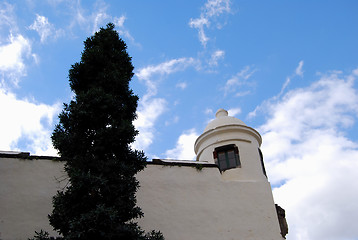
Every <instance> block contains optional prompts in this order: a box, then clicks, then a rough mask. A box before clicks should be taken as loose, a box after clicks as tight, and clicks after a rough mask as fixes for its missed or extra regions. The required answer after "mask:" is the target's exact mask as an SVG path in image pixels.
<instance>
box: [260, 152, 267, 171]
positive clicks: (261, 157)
mask: <svg viewBox="0 0 358 240" xmlns="http://www.w3.org/2000/svg"><path fill="white" fill-rule="evenodd" d="M259 155H260V161H261V167H262V172H263V173H264V175H265V177H266V178H267V175H266V169H265V164H264V156H263V155H262V152H261V149H260V148H259Z"/></svg>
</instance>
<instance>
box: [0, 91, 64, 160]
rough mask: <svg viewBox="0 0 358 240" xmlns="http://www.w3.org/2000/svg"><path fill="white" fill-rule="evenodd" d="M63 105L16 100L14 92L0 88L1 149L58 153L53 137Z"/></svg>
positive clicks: (48, 153)
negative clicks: (56, 119) (55, 122)
mask: <svg viewBox="0 0 358 240" xmlns="http://www.w3.org/2000/svg"><path fill="white" fill-rule="evenodd" d="M60 106H61V105H60V104H54V105H52V106H50V105H46V104H37V103H33V102H30V101H28V100H21V99H17V98H16V96H15V95H14V94H12V93H10V92H7V91H5V90H4V89H0V109H1V116H2V117H1V118H0V132H1V134H0V149H3V150H21V151H30V152H31V153H33V154H38V155H57V152H56V151H55V150H54V148H53V146H52V143H51V138H50V136H51V132H52V128H53V122H54V117H55V116H57V114H58V113H59V111H60ZM20 145H21V146H20Z"/></svg>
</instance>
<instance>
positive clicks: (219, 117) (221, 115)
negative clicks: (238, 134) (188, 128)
mask: <svg viewBox="0 0 358 240" xmlns="http://www.w3.org/2000/svg"><path fill="white" fill-rule="evenodd" d="M215 117H216V118H215V119H214V120H212V121H211V122H209V124H208V125H207V126H206V128H205V129H204V132H207V131H209V130H212V129H215V128H217V127H221V126H226V125H242V126H246V124H245V123H244V122H243V121H241V120H240V119H237V118H235V117H230V116H228V112H227V111H226V110H224V109H222V108H220V109H219V110H218V111H217V112H216V114H215Z"/></svg>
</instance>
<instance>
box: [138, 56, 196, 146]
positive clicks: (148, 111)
mask: <svg viewBox="0 0 358 240" xmlns="http://www.w3.org/2000/svg"><path fill="white" fill-rule="evenodd" d="M195 64H196V60H195V59H193V58H179V59H171V60H169V61H166V62H163V63H159V64H157V65H150V66H146V67H143V68H141V69H139V71H138V72H136V74H135V76H136V77H137V78H138V79H139V80H140V81H143V82H144V83H145V85H146V87H147V91H146V93H145V94H144V96H143V97H142V98H141V99H140V101H139V106H138V110H137V115H138V118H137V119H136V120H135V121H134V125H135V127H136V128H137V129H138V130H139V135H138V136H137V138H136V141H135V142H134V143H133V147H134V148H136V149H141V150H146V149H147V148H148V147H149V146H150V144H152V142H153V138H154V132H155V127H154V123H155V122H156V121H157V119H158V118H159V117H160V115H162V114H163V113H164V111H165V110H166V106H167V102H166V100H165V99H164V98H156V97H155V96H156V95H157V91H158V86H159V84H160V82H161V80H162V79H163V78H164V77H166V76H168V75H170V74H173V73H175V72H178V71H183V70H185V69H186V68H188V67H190V66H195Z"/></svg>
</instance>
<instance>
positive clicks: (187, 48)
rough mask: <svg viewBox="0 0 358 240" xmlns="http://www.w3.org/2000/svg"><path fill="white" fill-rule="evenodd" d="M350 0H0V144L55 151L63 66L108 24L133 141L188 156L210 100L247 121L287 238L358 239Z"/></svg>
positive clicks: (355, 33) (64, 96) (357, 41)
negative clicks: (120, 52)
mask: <svg viewBox="0 0 358 240" xmlns="http://www.w3.org/2000/svg"><path fill="white" fill-rule="evenodd" d="M357 11H358V2H357V1H353V0H351V1H349V0H344V1H338V0H337V1H333V0H325V1H323V0H317V1H306V0H302V1H278V0H270V1H263V0H262V1H257V0H251V1H248V0H241V1H234V0H231V1H229V0H200V1H199V0H198V1H189V0H182V1H164V0H153V1H124V0H113V1H110V0H102V1H80V0H42V1H36V0H13V1H7V0H5V1H1V2H0V116H1V117H0V150H3V151H9V150H12V151H28V152H31V153H32V154H37V155H56V154H57V152H56V150H55V149H53V147H52V144H51V139H50V136H51V133H52V130H53V128H54V126H55V125H56V123H58V118H57V116H58V114H59V113H60V111H61V110H62V107H63V105H62V104H63V103H68V102H69V101H70V100H71V98H72V97H73V93H72V92H71V90H70V88H69V84H68V70H69V69H70V67H71V65H72V64H74V63H75V62H78V61H79V60H80V57H81V52H82V50H83V41H84V40H85V39H86V38H87V37H89V36H91V35H92V34H94V32H96V31H98V30H99V28H100V27H105V26H106V24H107V23H108V22H113V23H114V24H115V25H116V30H117V31H118V32H119V34H120V36H121V38H122V39H123V40H124V41H125V42H126V43H127V46H128V49H127V50H128V53H129V55H130V56H131V57H132V62H133V65H134V67H135V70H134V71H135V75H134V77H133V79H132V82H131V88H132V89H133V91H134V92H135V94H137V95H138V96H139V98H140V100H139V103H138V109H137V115H138V118H137V120H136V121H135V122H134V124H135V126H136V128H137V129H138V130H139V135H138V136H137V138H136V141H135V142H134V143H133V147H135V148H137V149H140V150H144V152H145V153H146V155H147V156H148V159H152V158H171V159H184V160H192V159H195V153H194V150H193V145H194V141H195V140H196V138H197V137H198V136H199V135H200V134H201V133H202V131H203V130H204V128H205V126H206V125H207V124H208V122H209V121H210V120H212V119H213V118H214V116H215V112H216V111H217V110H218V109H219V108H224V109H227V110H228V111H229V115H231V116H235V117H237V118H239V119H241V120H242V121H244V122H245V123H246V124H247V125H248V126H251V127H253V128H255V129H257V130H258V131H259V132H260V134H261V135H262V138H263V144H262V147H261V148H262V152H263V154H264V161H265V164H266V170H267V173H268V178H269V181H270V182H271V185H272V188H273V195H274V200H275V202H276V203H278V204H279V205H280V206H281V207H283V208H284V209H285V210H286V217H287V221H288V224H289V233H288V235H287V239H288V240H299V239H302V240H321V239H324V240H338V239H339V240H352V239H358V228H357V226H356V222H357V221H356V220H357V218H358V184H357V180H358V137H357V132H358V125H357V120H358V119H357V117H358V92H357V89H358V86H357V81H358V80H357V78H358V57H357V56H358V27H357V26H358V14H357Z"/></svg>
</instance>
